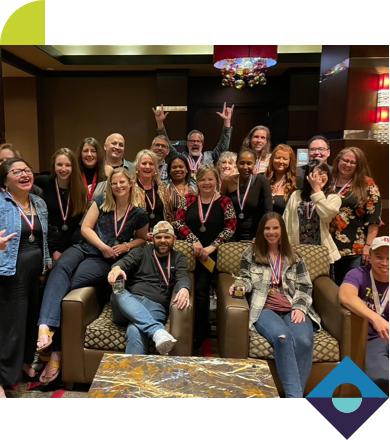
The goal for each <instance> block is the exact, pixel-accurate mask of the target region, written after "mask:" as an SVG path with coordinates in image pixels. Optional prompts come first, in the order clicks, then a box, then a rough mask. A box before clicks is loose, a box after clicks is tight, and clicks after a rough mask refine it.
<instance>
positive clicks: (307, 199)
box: [283, 160, 341, 264]
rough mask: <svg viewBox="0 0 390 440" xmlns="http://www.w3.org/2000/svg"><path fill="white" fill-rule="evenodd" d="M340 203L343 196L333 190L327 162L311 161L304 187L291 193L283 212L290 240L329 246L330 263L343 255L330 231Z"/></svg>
mask: <svg viewBox="0 0 390 440" xmlns="http://www.w3.org/2000/svg"><path fill="white" fill-rule="evenodd" d="M340 206H341V199H340V197H339V196H338V195H337V194H334V192H333V189H332V185H331V182H330V171H329V167H328V165H327V164H326V163H325V162H321V161H320V160H313V161H311V162H309V163H308V164H307V166H306V170H305V177H304V180H303V187H302V190H301V191H300V190H298V191H295V192H294V193H293V194H292V196H291V197H290V200H289V201H288V203H287V206H286V209H285V211H284V214H283V219H284V221H285V223H286V228H287V234H288V238H289V239H290V243H291V244H314V245H318V246H319V245H324V246H326V247H327V248H328V250H329V257H330V263H331V264H333V263H334V262H335V261H336V260H338V259H340V254H339V252H338V250H337V247H336V245H335V244H334V242H333V240H332V237H331V235H330V233H329V223H330V222H331V220H332V218H333V217H334V216H335V215H336V214H337V213H338V212H339V209H340Z"/></svg>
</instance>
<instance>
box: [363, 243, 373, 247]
mask: <svg viewBox="0 0 390 440" xmlns="http://www.w3.org/2000/svg"><path fill="white" fill-rule="evenodd" d="M371 244H372V243H371ZM371 244H368V243H366V244H365V245H364V246H368V247H371Z"/></svg>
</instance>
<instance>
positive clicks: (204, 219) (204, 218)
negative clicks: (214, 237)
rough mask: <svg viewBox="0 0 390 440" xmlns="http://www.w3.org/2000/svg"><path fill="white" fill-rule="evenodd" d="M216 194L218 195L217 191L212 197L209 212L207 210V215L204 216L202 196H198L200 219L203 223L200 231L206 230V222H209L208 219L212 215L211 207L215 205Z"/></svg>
mask: <svg viewBox="0 0 390 440" xmlns="http://www.w3.org/2000/svg"><path fill="white" fill-rule="evenodd" d="M215 196H216V193H214V195H213V198H212V199H211V202H210V204H209V207H208V209H207V212H206V215H205V216H203V207H202V199H201V197H200V196H199V197H198V210H199V219H200V222H201V223H202V226H201V227H200V228H199V231H200V232H206V226H205V223H206V222H207V219H208V218H209V215H210V212H211V208H212V207H213V205H214V199H215Z"/></svg>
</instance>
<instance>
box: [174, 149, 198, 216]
mask: <svg viewBox="0 0 390 440" xmlns="http://www.w3.org/2000/svg"><path fill="white" fill-rule="evenodd" d="M168 176H169V181H168V183H167V188H168V191H169V196H170V199H171V206H172V212H173V217H175V216H176V212H177V209H178V207H179V205H180V202H181V199H182V198H183V197H184V196H185V195H186V194H194V193H195V191H196V188H194V187H193V186H192V184H191V169H190V165H189V164H188V161H187V159H186V158H185V157H184V156H182V155H179V156H176V157H174V158H173V159H172V160H170V161H169V162H168Z"/></svg>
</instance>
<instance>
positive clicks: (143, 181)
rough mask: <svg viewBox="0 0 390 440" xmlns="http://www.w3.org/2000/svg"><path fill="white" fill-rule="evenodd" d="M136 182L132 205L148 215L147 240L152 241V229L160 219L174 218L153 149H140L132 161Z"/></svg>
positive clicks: (171, 220)
mask: <svg viewBox="0 0 390 440" xmlns="http://www.w3.org/2000/svg"><path fill="white" fill-rule="evenodd" d="M134 170H135V174H136V179H137V183H136V185H135V189H134V191H135V196H134V197H135V201H134V205H135V206H139V207H140V208H142V209H144V210H145V211H146V212H147V213H148V215H149V229H150V232H148V240H149V241H152V239H153V236H152V230H153V228H154V226H155V225H156V224H157V223H158V222H159V221H162V220H165V221H167V222H169V223H172V222H173V220H174V217H173V213H172V207H171V200H170V197H169V191H168V188H167V186H166V185H165V183H163V182H162V181H161V179H160V174H159V172H158V163H157V156H156V155H155V153H153V151H150V150H141V151H140V152H139V153H138V154H137V157H136V158H135V162H134Z"/></svg>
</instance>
